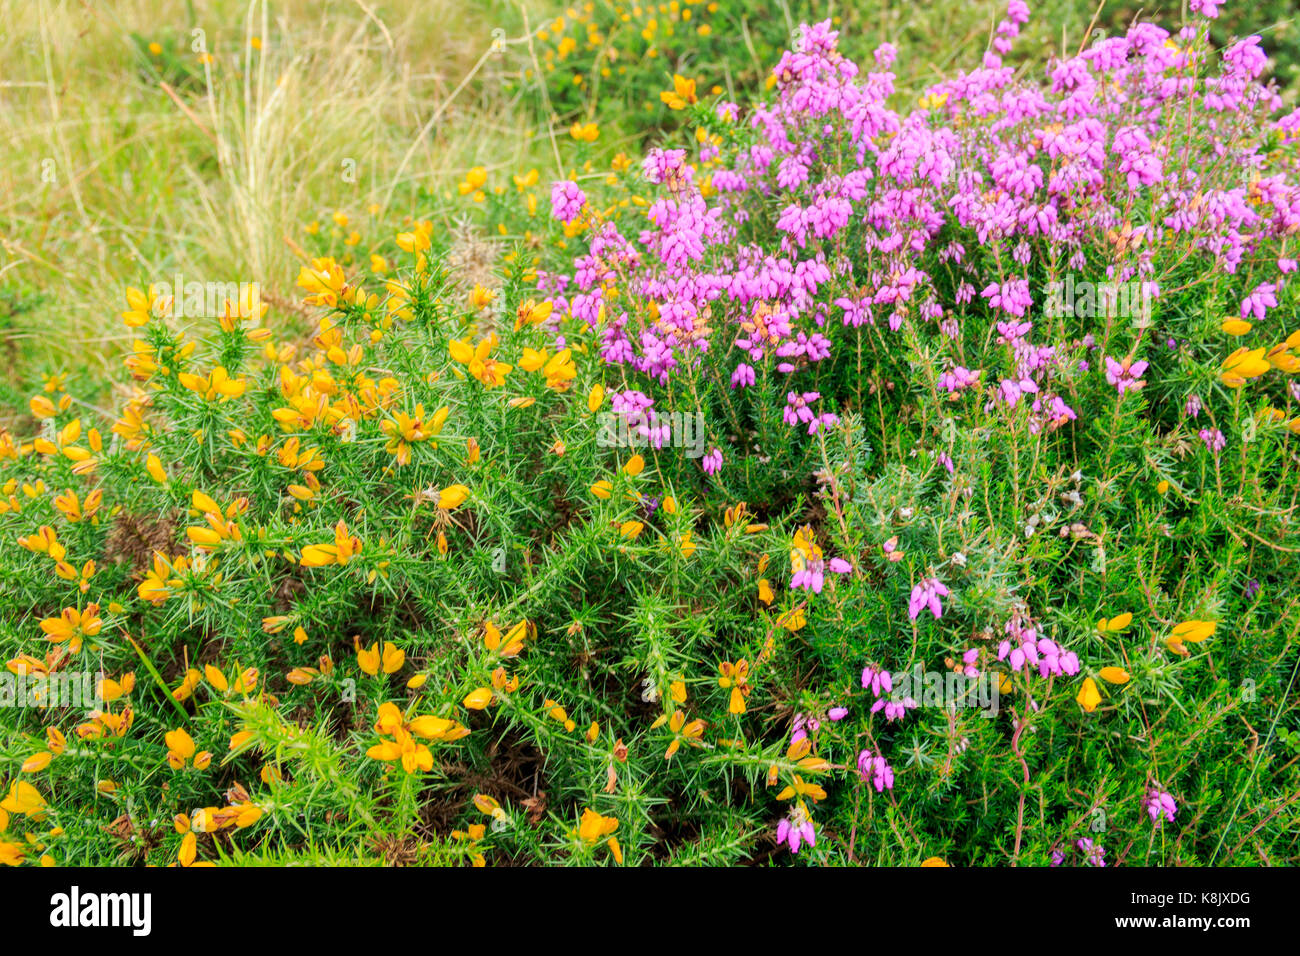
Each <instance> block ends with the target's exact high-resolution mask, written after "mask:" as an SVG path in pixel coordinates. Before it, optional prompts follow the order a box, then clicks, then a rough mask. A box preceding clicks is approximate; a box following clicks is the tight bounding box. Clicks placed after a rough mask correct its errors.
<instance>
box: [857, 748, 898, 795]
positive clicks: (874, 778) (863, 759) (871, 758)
mask: <svg viewBox="0 0 1300 956" xmlns="http://www.w3.org/2000/svg"><path fill="white" fill-rule="evenodd" d="M858 774H859V775H860V776H861V777H862V779H863V780H870V781H871V783H872V784H873V785H874V786H875V788H876V793H884V792H885V791H886V790H893V789H894V770H893V768H892V767H890V766H889V763H888V762H887V761H886V760H885V758H884V757H882V756H881V755H880V754H873V753H872V752H871V751H870V750H864V751H862V752H861V753H860V754H858Z"/></svg>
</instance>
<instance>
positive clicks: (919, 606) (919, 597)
mask: <svg viewBox="0 0 1300 956" xmlns="http://www.w3.org/2000/svg"><path fill="white" fill-rule="evenodd" d="M947 596H948V589H947V587H945V586H944V584H943V582H941V581H940V580H939V579H938V578H924V579H923V580H921V581H920V582H919V583H917V585H916V586H915V587H913V588H912V597H911V600H909V601H908V602H907V616H908V617H909V618H911V619H912V620H913V621H915V620H916V618H917V616H918V615H919V614H920V613H921V611H922V610H923V609H925V608H929V609H930V613H931V614H933V615H934V617H935V620H938V619H939V618H941V617H943V605H942V604H941V603H940V601H939V599H940V598H944V597H947Z"/></svg>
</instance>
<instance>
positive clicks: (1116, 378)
mask: <svg viewBox="0 0 1300 956" xmlns="http://www.w3.org/2000/svg"><path fill="white" fill-rule="evenodd" d="M1146 370H1147V363H1146V362H1144V361H1137V362H1134V361H1132V360H1131V359H1124V361H1122V362H1117V361H1115V360H1114V359H1113V358H1111V357H1110V356H1109V355H1108V356H1106V381H1107V382H1109V383H1110V384H1111V385H1114V386H1115V387H1116V388H1117V389H1119V393H1120V394H1121V395H1123V394H1124V392H1125V391H1134V392H1136V391H1137V390H1138V389H1140V388H1141V387H1142V386H1143V385H1145V384H1146V382H1143V381H1141V378H1142V373H1143V372H1145V371H1146Z"/></svg>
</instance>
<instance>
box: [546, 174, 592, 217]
mask: <svg viewBox="0 0 1300 956" xmlns="http://www.w3.org/2000/svg"><path fill="white" fill-rule="evenodd" d="M586 204H587V194H586V193H584V192H583V191H582V190H581V189H580V188H579V187H578V184H577V183H575V182H573V181H572V180H562V181H560V182H557V183H552V184H551V215H552V216H554V217H555V218H556V219H558V220H559V221H560V222H562V223H564V224H565V225H568V224H569V223H571V222H573V220H575V219H577V218H578V216H579V215H580V214H581V213H582V207H583V206H585V205H586Z"/></svg>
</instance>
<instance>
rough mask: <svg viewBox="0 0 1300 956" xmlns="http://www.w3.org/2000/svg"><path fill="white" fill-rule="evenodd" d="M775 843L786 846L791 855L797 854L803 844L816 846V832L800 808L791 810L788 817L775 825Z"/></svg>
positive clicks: (806, 814) (804, 811) (805, 813)
mask: <svg viewBox="0 0 1300 956" xmlns="http://www.w3.org/2000/svg"><path fill="white" fill-rule="evenodd" d="M776 842H777V843H784V844H786V845H787V846H788V847H789V848H790V852H791V853H798V852H799V847H800V846H802V845H803V844H804V843H807V844H808V845H809V846H816V845H817V830H816V828H815V827H814V826H813V822H812V820H810V819H809V818H808V813H807V811H806V810H804V809H803V807H802V806H796V807H794V808H793V809H791V811H790V815H789V816H788V817H786V818H785V819H783V820H782V821H781V822H780V823H778V824H777V825H776Z"/></svg>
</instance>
